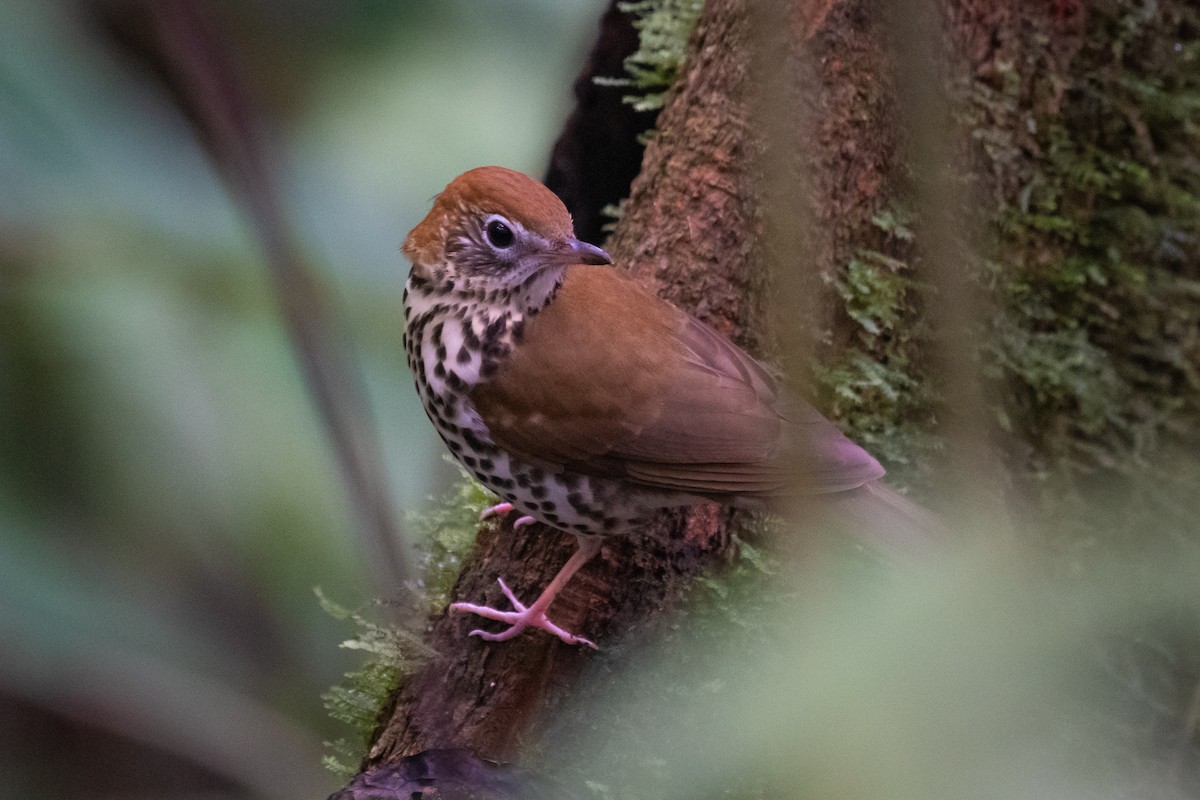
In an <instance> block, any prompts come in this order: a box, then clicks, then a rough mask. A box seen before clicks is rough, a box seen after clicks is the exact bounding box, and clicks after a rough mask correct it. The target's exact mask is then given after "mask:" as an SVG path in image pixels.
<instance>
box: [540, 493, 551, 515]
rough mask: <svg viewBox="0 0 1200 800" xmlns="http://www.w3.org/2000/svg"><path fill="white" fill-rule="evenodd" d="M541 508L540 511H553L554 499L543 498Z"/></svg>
mask: <svg viewBox="0 0 1200 800" xmlns="http://www.w3.org/2000/svg"><path fill="white" fill-rule="evenodd" d="M543 494H545V492H543ZM541 509H542V511H553V510H554V501H553V500H543V501H542V504H541Z"/></svg>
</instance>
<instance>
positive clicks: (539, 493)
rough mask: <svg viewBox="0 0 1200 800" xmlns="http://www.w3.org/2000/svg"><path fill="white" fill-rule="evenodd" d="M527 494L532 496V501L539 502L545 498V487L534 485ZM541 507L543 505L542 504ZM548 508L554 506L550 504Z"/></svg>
mask: <svg viewBox="0 0 1200 800" xmlns="http://www.w3.org/2000/svg"><path fill="white" fill-rule="evenodd" d="M529 493H530V494H531V495H533V499H534V500H541V499H542V498H543V497H545V496H546V487H545V486H542V485H541V484H536V483H535V484H534V485H533V486H531V487H529ZM543 505H545V504H544V503H543ZM550 507H551V508H553V507H554V504H553V503H551V504H550Z"/></svg>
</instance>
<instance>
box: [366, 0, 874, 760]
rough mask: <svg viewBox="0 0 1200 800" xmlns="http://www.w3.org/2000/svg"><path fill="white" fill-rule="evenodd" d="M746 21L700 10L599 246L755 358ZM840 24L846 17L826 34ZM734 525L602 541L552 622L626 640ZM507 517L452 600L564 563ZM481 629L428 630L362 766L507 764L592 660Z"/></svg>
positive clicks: (560, 545) (752, 137)
mask: <svg viewBox="0 0 1200 800" xmlns="http://www.w3.org/2000/svg"><path fill="white" fill-rule="evenodd" d="M831 5H832V4H830V3H826V2H821V3H803V2H801V3H796V4H794V5H793V6H792V13H793V14H795V15H796V16H795V17H794V19H795V21H796V24H795V25H793V26H792V27H791V28H790V33H791V35H793V36H794V37H796V41H793V45H795V46H798V45H799V41H798V40H799V39H801V38H808V37H810V36H811V34H812V32H813V31H816V30H823V29H824V28H825V27H827V26H828V25H829V24H830V23H829V21H828V20H827V18H826V16H827V14H828V12H829V8H830V6H831ZM851 5H854V6H857V5H858V3H854V4H851ZM748 14H749V12H748V4H747V3H746V2H745V0H711V2H709V3H707V4H706V6H705V9H704V11H703V12H702V15H701V17H700V19H699V21H698V22H697V25H696V28H695V30H694V32H693V35H692V37H691V40H690V42H689V46H688V57H687V60H686V62H685V67H684V72H683V75H682V77H681V80H680V81H679V85H678V87H677V89H676V90H674V91H673V93H672V95H671V97H670V98H669V99H668V101H667V104H666V106H665V107H664V109H663V111H662V113H661V115H660V117H659V123H658V132H657V134H656V136H655V138H654V139H653V140H652V142H651V143H650V145H649V147H648V148H647V150H646V154H645V159H644V161H643V166H642V170H641V172H640V174H639V176H638V178H637V180H636V181H635V182H634V185H633V187H632V191H631V194H630V200H629V203H628V205H627V207H626V211H625V214H624V217H623V219H622V220H621V223H620V225H619V227H618V229H617V232H616V234H615V235H614V237H613V239H612V240H611V241H610V243H609V244H610V248H609V249H610V252H611V253H612V255H613V256H614V259H615V261H616V263H617V264H618V265H620V268H622V269H626V270H628V271H629V272H631V273H632V274H633V275H635V276H636V277H637V278H639V279H640V280H642V281H643V282H644V283H645V284H646V285H647V286H649V287H651V288H653V289H654V290H656V291H657V292H658V293H659V294H660V295H661V296H663V297H666V298H667V299H669V300H671V301H672V302H674V303H675V304H677V305H679V306H680V307H682V308H685V309H687V310H689V311H691V312H692V313H694V314H696V315H697V316H699V317H700V318H701V319H703V320H705V321H706V322H708V323H709V324H711V325H713V326H714V327H715V328H717V329H718V330H720V331H721V332H722V333H724V334H726V335H728V336H730V337H732V338H734V339H737V340H739V341H741V342H742V343H743V344H748V345H749V346H751V347H752V348H754V349H761V344H762V340H761V338H760V337H759V336H758V335H757V333H756V331H754V330H753V325H754V324H755V322H756V321H757V318H758V312H759V311H760V310H761V307H762V300H761V297H760V295H761V293H762V289H763V285H764V280H763V276H762V272H761V269H760V262H761V257H760V253H759V251H760V249H761V248H760V246H759V240H760V239H761V228H762V226H761V223H760V214H759V211H758V207H757V204H758V192H757V188H756V179H755V171H756V168H757V164H756V159H757V157H758V154H759V153H760V152H761V149H762V148H761V143H759V142H758V141H757V138H756V137H757V134H756V132H755V119H754V114H753V112H752V108H751V103H752V100H753V88H752V80H751V77H752V65H751V62H750V59H749V54H750V53H752V52H753V42H752V35H753V34H752V30H751V20H750V18H749V16H748ZM860 18H861V15H860ZM845 19H853V14H848V15H845V16H843V17H839V18H838V21H837V22H836V23H835V24H837V25H841V24H844V20H845ZM835 77H836V76H835ZM849 99H850V100H853V98H849ZM852 163H854V164H855V165H857V163H858V162H854V161H852ZM871 169H874V167H871ZM850 183H851V184H853V181H850ZM731 516H732V515H731V512H729V511H726V510H723V509H720V508H718V507H716V506H702V507H699V508H695V509H692V510H689V511H676V512H670V513H666V514H664V515H662V517H661V518H660V519H659V520H658V521H657V522H655V523H654V524H653V525H650V526H649V528H648V529H647V530H644V531H638V532H631V533H630V534H629V535H625V536H615V537H612V538H611V539H609V540H608V541H607V542H606V543H605V545H604V548H603V549H602V551H601V554H600V556H599V557H597V558H596V559H594V560H593V562H592V563H590V564H589V565H587V566H586V567H585V568H584V569H583V570H582V571H581V572H580V574H579V575H578V576H576V578H575V580H574V581H572V583H571V584H570V585H569V586H568V587H567V589H566V590H565V591H564V592H563V594H562V595H560V597H559V599H558V600H557V602H556V603H555V605H554V607H553V609H552V615H553V617H554V619H555V620H556V621H557V622H559V624H561V625H563V626H564V627H566V628H568V629H570V630H575V631H577V632H580V633H582V634H583V635H585V636H588V637H589V638H592V639H594V640H596V641H598V642H599V643H600V644H601V646H605V645H606V644H609V643H611V642H613V641H615V640H616V639H617V638H619V637H621V636H623V635H628V634H629V633H630V632H631V630H633V629H634V628H636V627H637V626H639V625H642V624H646V623H647V621H648V620H650V619H651V618H653V617H654V616H655V615H657V614H659V613H660V612H661V611H662V610H663V609H665V608H669V607H670V605H671V603H672V601H673V598H675V597H676V596H677V595H678V594H679V590H680V588H681V587H683V586H685V585H686V584H687V583H688V581H689V580H690V579H691V578H692V577H694V576H695V575H696V574H697V573H699V572H701V571H703V570H705V569H708V568H710V567H712V566H713V565H715V564H719V563H721V562H722V561H723V560H725V559H728V558H730V557H731V555H732V547H731V537H730V533H729V523H730V520H731ZM510 522H511V519H510V520H505V521H504V522H503V524H499V525H498V524H496V523H494V522H490V523H487V524H485V525H483V526H482V527H481V529H480V533H479V538H478V541H477V545H476V548H475V550H474V552H473V554H472V556H471V558H470V560H469V561H468V563H467V564H466V565H465V566H464V569H463V572H462V574H461V576H460V578H459V580H458V583H457V585H456V586H455V588H454V592H453V593H454V596H455V597H457V598H463V599H470V600H472V601H478V600H480V599H481V598H482V599H483V600H484V601H485V602H489V603H500V602H503V598H502V597H501V595H500V593H499V590H498V588H497V586H496V578H497V577H499V576H503V577H504V578H505V580H506V581H509V582H510V585H511V586H512V588H513V590H514V591H515V592H516V594H517V595H518V596H520V597H532V596H534V595H535V594H536V593H537V592H538V591H539V589H540V588H541V587H542V586H544V585H545V584H546V583H547V582H548V581H549V580H550V578H551V577H552V576H553V574H554V573H555V571H556V570H557V569H558V568H559V566H561V565H562V563H563V562H564V561H565V560H566V559H567V558H568V557H569V555H570V553H571V550H572V548H573V540H572V539H571V537H569V536H566V535H564V534H561V533H558V532H555V531H552V530H548V529H545V528H542V527H540V526H531V527H530V528H526V529H525V530H523V531H520V532H514V531H512V530H511V529H510V528H509V523H510ZM475 624H476V622H475V621H474V620H470V619H464V618H461V617H457V616H449V615H443V616H442V617H440V618H439V619H437V620H436V621H435V623H434V625H433V632H432V643H433V646H434V649H435V650H436V652H437V654H438V655H437V657H436V659H435V660H434V661H433V662H432V663H430V664H429V665H428V666H427V667H426V668H424V669H422V670H421V671H420V672H419V673H418V674H416V675H415V676H413V677H412V678H411V679H410V680H408V681H407V682H406V683H405V685H404V686H402V687H401V688H400V690H399V692H398V693H397V696H396V698H395V702H394V705H393V707H392V708H391V709H390V710H389V712H388V715H387V716H388V718H387V721H386V722H385V723H384V724H383V725H382V727H381V729H380V731H379V735H378V737H377V739H376V741H375V743H374V745H373V746H372V748H371V751H370V754H369V757H368V759H367V765H368V766H374V765H381V764H386V763H390V762H394V761H396V760H397V759H400V758H403V757H405V756H409V755H412V754H414V753H417V752H420V751H423V750H426V749H429V748H435V747H449V746H462V747H468V748H470V749H471V750H473V751H474V752H476V753H477V754H480V755H482V756H485V757H491V758H506V757H512V756H513V755H514V754H515V753H516V751H517V749H518V746H519V744H520V741H521V737H522V734H523V733H524V732H525V731H526V729H527V728H528V727H529V725H530V723H531V722H532V721H533V720H534V719H536V717H537V716H538V715H539V714H540V713H544V711H545V710H546V709H547V708H548V707H551V706H553V705H554V703H555V700H556V698H558V697H561V696H562V695H563V694H564V693H565V692H567V691H569V690H570V687H571V684H572V682H573V681H574V680H575V679H576V677H577V676H578V675H579V673H580V671H581V669H582V668H583V667H584V665H585V664H586V662H587V659H588V658H589V654H588V652H587V651H585V650H581V649H578V648H572V647H568V646H565V645H563V644H562V643H561V642H559V641H558V640H556V639H553V638H551V637H548V636H543V635H539V634H537V633H533V634H526V635H522V636H520V637H518V638H517V639H515V640H513V641H510V642H506V643H503V644H491V643H486V642H482V641H480V640H478V639H469V638H467V636H466V634H467V632H468V631H469V630H470V628H471V627H472V626H473V625H475Z"/></svg>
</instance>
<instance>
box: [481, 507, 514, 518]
mask: <svg viewBox="0 0 1200 800" xmlns="http://www.w3.org/2000/svg"><path fill="white" fill-rule="evenodd" d="M512 510H513V504H512V503H496V505H494V506H492V507H490V508H485V509H484V510H483V511H481V512H480V513H479V519H480V520H485V519H487V518H488V517H494V516H496V515H498V514H507V513H508V512H510V511H512Z"/></svg>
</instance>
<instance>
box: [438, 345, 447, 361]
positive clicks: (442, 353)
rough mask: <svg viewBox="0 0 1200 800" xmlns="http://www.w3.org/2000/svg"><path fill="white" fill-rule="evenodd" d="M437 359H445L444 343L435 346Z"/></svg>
mask: <svg viewBox="0 0 1200 800" xmlns="http://www.w3.org/2000/svg"><path fill="white" fill-rule="evenodd" d="M437 360H438V361H445V360H446V345H444V344H439V345H438V346H437Z"/></svg>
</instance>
